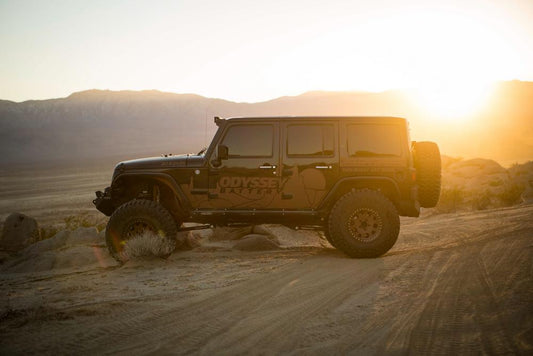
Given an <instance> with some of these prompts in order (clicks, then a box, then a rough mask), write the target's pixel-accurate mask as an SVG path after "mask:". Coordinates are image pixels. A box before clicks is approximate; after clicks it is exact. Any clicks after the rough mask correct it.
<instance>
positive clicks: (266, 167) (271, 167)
mask: <svg viewBox="0 0 533 356" xmlns="http://www.w3.org/2000/svg"><path fill="white" fill-rule="evenodd" d="M259 168H261V169H276V166H271V165H270V164H263V165H261V166H259Z"/></svg>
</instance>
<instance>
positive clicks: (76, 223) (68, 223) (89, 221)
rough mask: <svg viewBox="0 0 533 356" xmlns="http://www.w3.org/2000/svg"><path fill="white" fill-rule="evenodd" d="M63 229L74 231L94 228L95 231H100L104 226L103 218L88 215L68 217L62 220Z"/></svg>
mask: <svg viewBox="0 0 533 356" xmlns="http://www.w3.org/2000/svg"><path fill="white" fill-rule="evenodd" d="M63 221H64V223H65V229H67V230H71V231H73V230H76V229H78V228H80V227H93V226H94V227H96V230H98V231H102V230H103V229H104V228H105V226H106V221H105V218H103V217H100V216H92V215H88V214H79V215H69V216H67V217H66V218H64V219H63Z"/></svg>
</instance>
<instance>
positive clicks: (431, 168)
mask: <svg viewBox="0 0 533 356" xmlns="http://www.w3.org/2000/svg"><path fill="white" fill-rule="evenodd" d="M413 159H414V165H415V168H416V181H417V183H418V201H419V202H420V206H421V207H423V208H433V207H435V206H436V205H437V203H438V202H439V196H440V186H441V160H440V151H439V146H437V144H436V143H434V142H413Z"/></svg>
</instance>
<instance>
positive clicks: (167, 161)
mask: <svg viewBox="0 0 533 356" xmlns="http://www.w3.org/2000/svg"><path fill="white" fill-rule="evenodd" d="M204 160H205V157H204V156H197V155H192V154H182V155H175V156H166V157H148V158H140V159H133V160H129V161H123V162H120V163H119V164H117V165H116V167H115V174H114V176H116V175H117V173H122V172H125V171H132V170H160V169H168V168H180V167H201V166H202V165H203V163H204Z"/></svg>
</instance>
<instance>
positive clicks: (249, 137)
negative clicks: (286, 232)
mask: <svg viewBox="0 0 533 356" xmlns="http://www.w3.org/2000/svg"><path fill="white" fill-rule="evenodd" d="M278 142H279V124H278V122H276V121H272V122H265V121H261V122H260V123H257V124H255V123H249V122H247V123H246V124H244V123H239V122H235V123H231V124H228V127H226V129H225V132H224V133H223V136H222V139H221V140H220V142H219V144H221V145H224V146H226V147H227V148H228V159H225V160H221V161H220V165H219V166H218V167H214V166H212V165H211V167H210V169H209V180H210V182H209V186H210V188H209V200H208V205H209V208H212V209H228V210H230V209H231V210H253V209H274V208H277V206H276V205H278V203H277V202H279V196H280V193H279V144H278Z"/></svg>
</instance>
